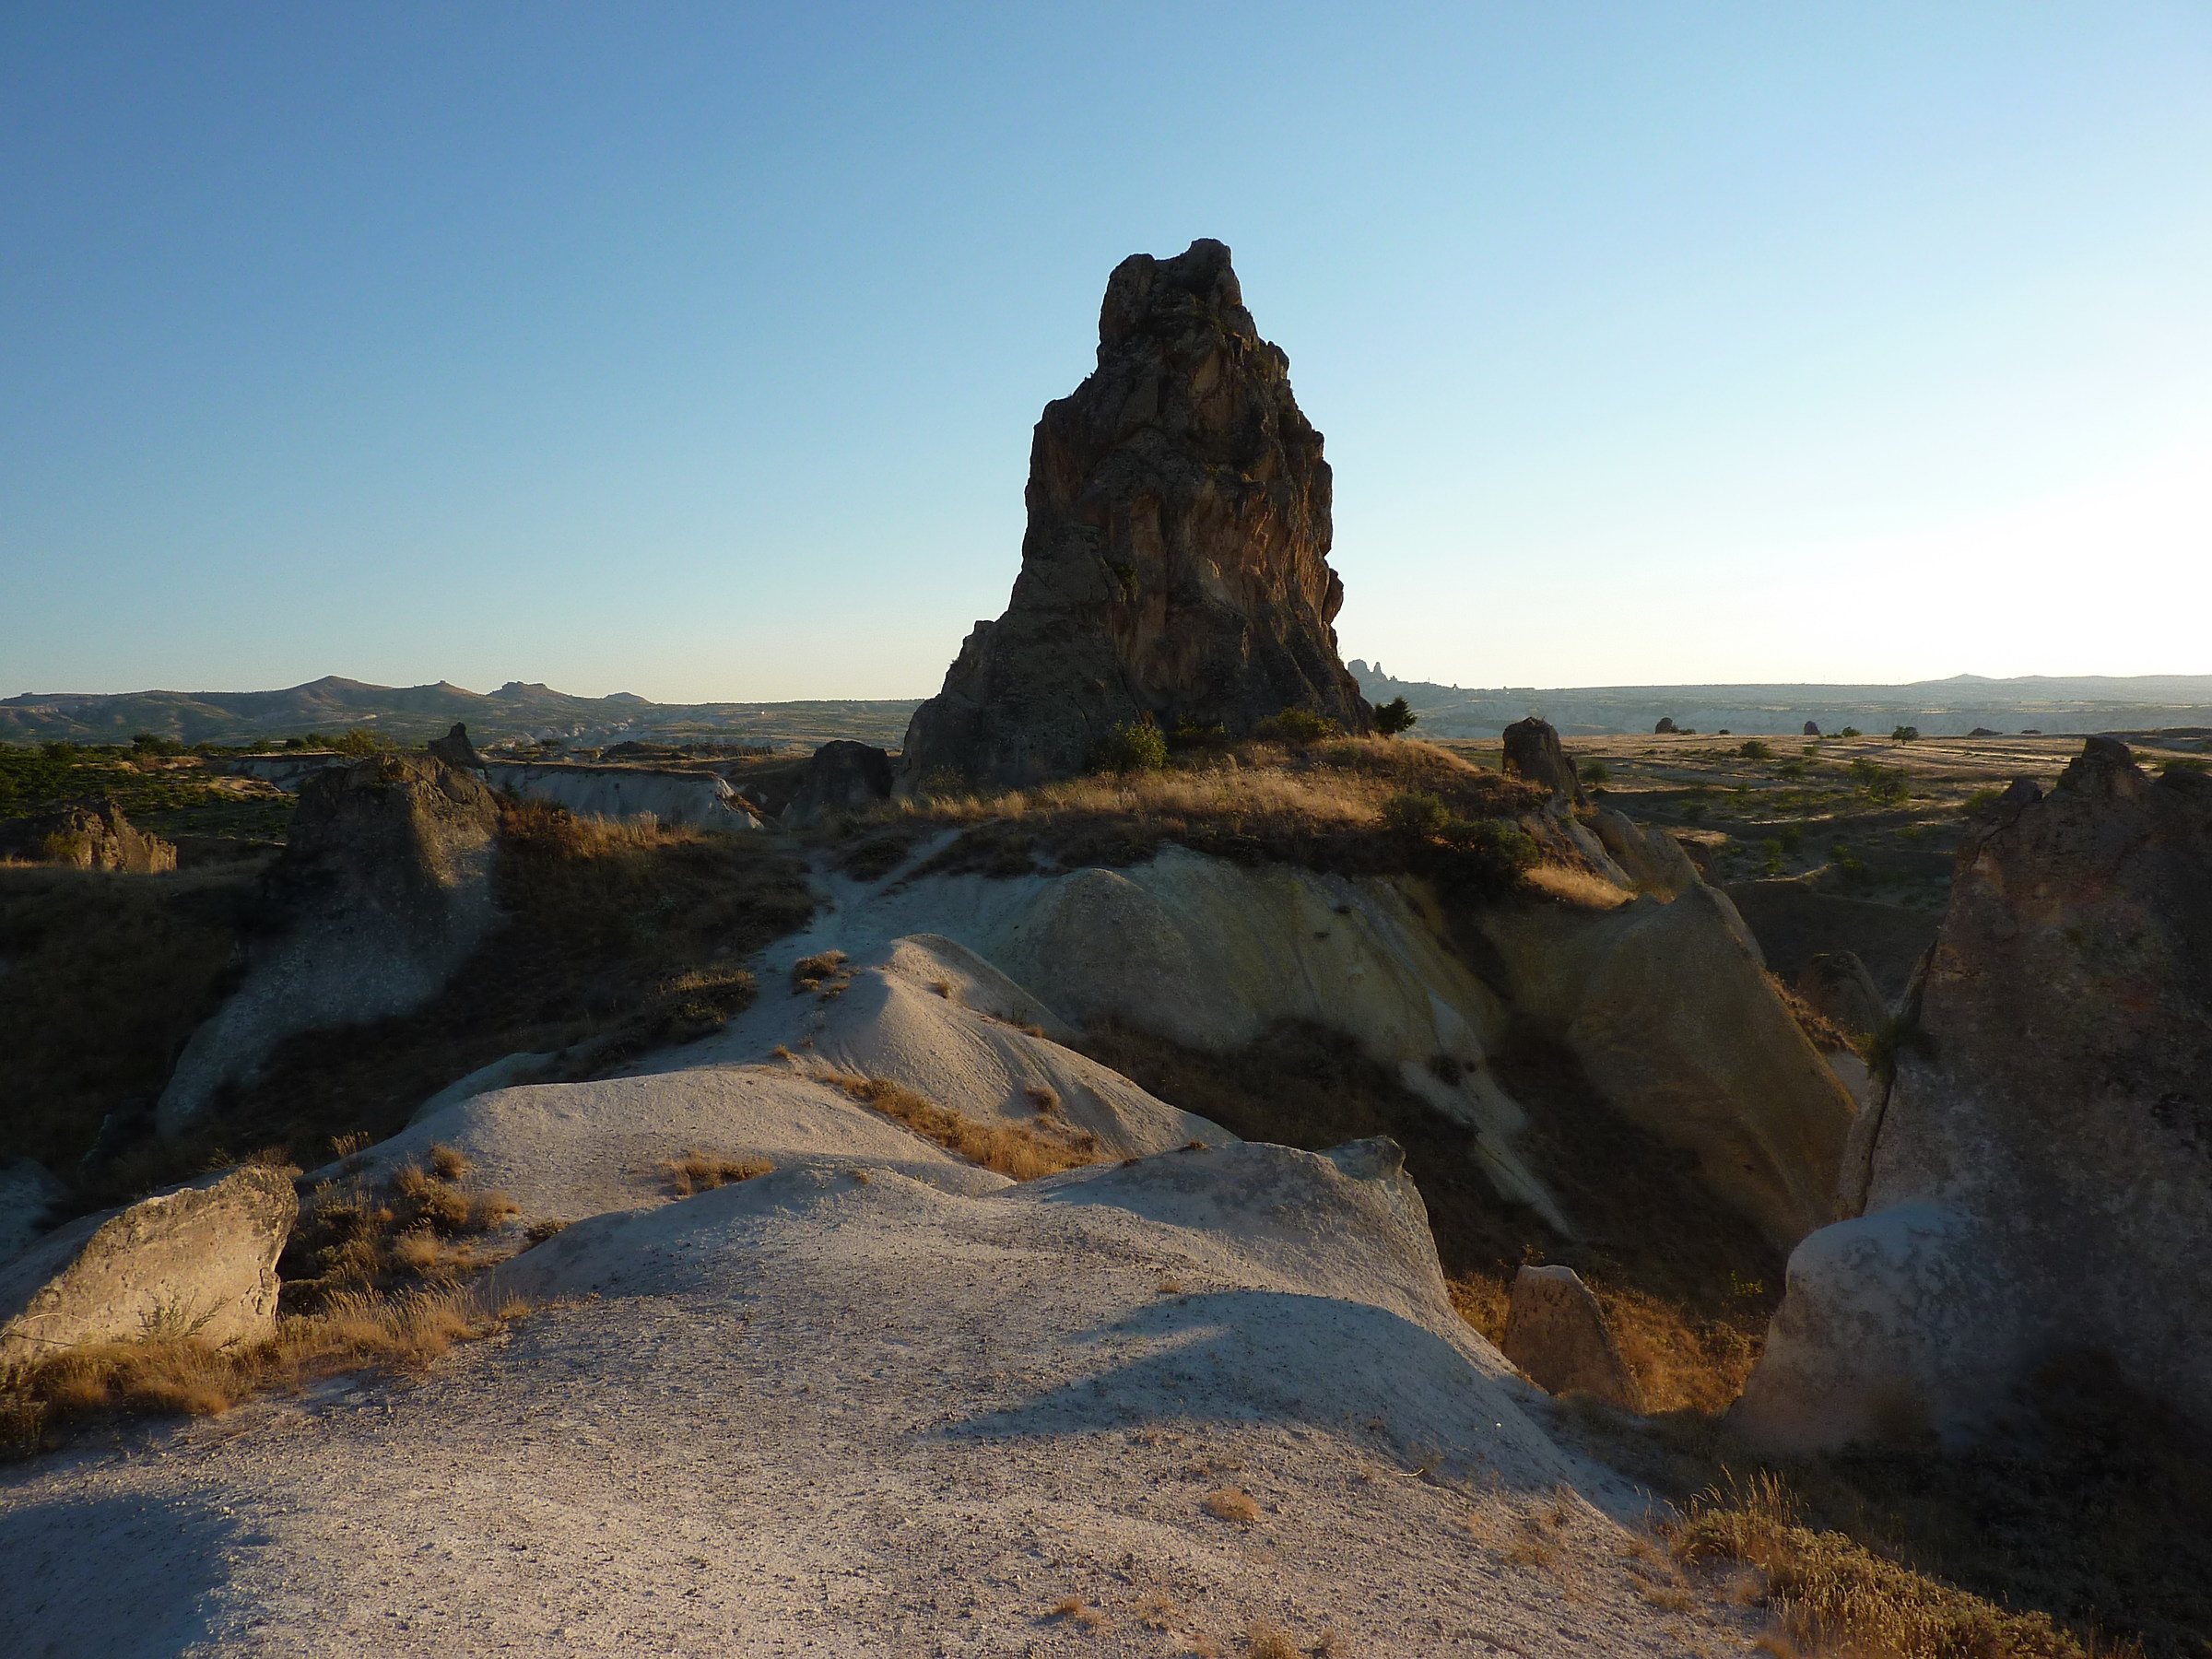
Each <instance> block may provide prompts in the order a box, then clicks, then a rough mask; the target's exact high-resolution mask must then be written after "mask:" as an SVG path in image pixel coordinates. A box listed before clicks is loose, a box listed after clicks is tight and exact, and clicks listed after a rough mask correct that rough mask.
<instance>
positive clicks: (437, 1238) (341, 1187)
mask: <svg viewBox="0 0 2212 1659" xmlns="http://www.w3.org/2000/svg"><path fill="white" fill-rule="evenodd" d="M441 1154H442V1156H441ZM467 1169H468V1159H466V1158H465V1157H464V1156H463V1155H462V1154H461V1153H459V1152H458V1151H456V1150H455V1149H454V1148H453V1147H443V1146H434V1147H431V1149H430V1168H429V1169H428V1170H426V1169H423V1168H422V1167H421V1166H420V1165H418V1164H403V1165H401V1166H400V1167H399V1168H398V1169H396V1170H394V1171H392V1173H391V1174H390V1176H389V1177H388V1178H387V1179H385V1180H384V1181H382V1182H376V1181H371V1180H364V1179H362V1178H361V1177H359V1176H358V1175H340V1176H339V1177H337V1178H336V1179H335V1180H330V1181H324V1182H318V1183H317V1185H316V1187H315V1190H314V1191H313V1192H312V1193H311V1194H309V1195H308V1199H307V1202H306V1203H305V1204H304V1205H303V1206H300V1221H299V1224H298V1225H297V1226H296V1227H295V1228H293V1230H292V1236H291V1239H290V1241H288V1243H287V1244H286V1246H285V1252H284V1260H283V1262H282V1264H281V1266H280V1270H281V1272H282V1274H283V1277H284V1300H285V1306H286V1307H287V1308H288V1309H291V1310H292V1311H294V1312H317V1311H320V1310H321V1309H323V1308H324V1307H325V1306H327V1305H332V1304H333V1303H334V1301H335V1299H337V1298H341V1297H356V1298H358V1297H359V1296H361V1295H364V1294H368V1293H371V1292H391V1291H399V1290H410V1289H417V1288H423V1287H426V1286H450V1285H451V1284H453V1282H454V1281H456V1280H458V1279H460V1278H461V1277H464V1276H465V1275H467V1274H469V1273H473V1272H475V1271H476V1270H477V1269H478V1268H480V1267H485V1266H488V1265H490V1262H491V1261H492V1260H493V1259H494V1258H493V1257H492V1256H490V1255H488V1254H486V1253H484V1252H483V1251H482V1250H480V1249H479V1248H478V1247H477V1243H476V1242H475V1241H477V1240H480V1239H482V1238H483V1237H484V1236H485V1235H486V1234H488V1233H493V1232H497V1231H499V1230H501V1229H502V1228H504V1227H505V1226H506V1224H507V1223H508V1222H509V1221H511V1220H512V1219H513V1218H514V1217H515V1216H516V1214H517V1213H518V1212H517V1210H516V1208H515V1204H514V1200H512V1198H510V1197H508V1196H507V1194H504V1193H501V1192H497V1191H479V1190H477V1189H474V1188H470V1187H465V1186H462V1185H460V1184H458V1182H459V1180H460V1176H461V1174H462V1173H464V1172H465V1171H466V1170H467ZM440 1171H453V1173H450V1174H446V1173H441V1172H440Z"/></svg>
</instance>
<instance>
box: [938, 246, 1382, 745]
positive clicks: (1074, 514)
mask: <svg viewBox="0 0 2212 1659" xmlns="http://www.w3.org/2000/svg"><path fill="white" fill-rule="evenodd" d="M1027 502H1028V510H1029V527H1028V530H1027V532H1026V533H1025V534H1024V535H1023V537H1022V547H1021V572H1020V574H1019V575H1018V577H1017V578H1016V580H1015V583H1014V592H1013V597H1012V599H1011V601H1010V602H1009V604H1008V606H1007V608H1006V614H1005V615H1004V616H1003V617H1001V618H999V619H998V620H997V621H995V622H978V623H977V624H976V626H975V631H974V632H973V633H971V634H970V635H969V637H968V640H967V641H966V643H964V644H963V645H962V646H961V648H960V653H959V657H958V659H957V660H956V661H955V662H954V663H953V665H952V666H951V668H950V669H949V670H948V671H947V674H946V677H945V686H944V689H943V690H942V691H941V692H939V693H938V695H937V696H935V697H934V698H932V699H930V700H929V701H927V702H925V703H924V704H923V705H922V706H921V708H920V709H918V710H916V711H915V712H914V716H913V721H912V724H911V725H910V726H909V727H908V730H907V735H906V744H905V752H904V759H903V760H902V763H901V770H902V773H903V779H904V782H905V783H906V784H907V785H908V786H910V787H911V786H912V785H915V784H918V783H920V782H923V781H924V780H926V779H928V778H930V777H931V776H933V775H942V774H946V773H951V774H955V775H958V776H959V777H961V778H964V779H967V780H970V781H973V782H995V783H1006V784H1026V783H1030V782H1036V781H1038V780H1040V779H1044V778H1049V777H1053V776H1059V775H1065V774H1069V773H1074V772H1077V771H1081V770H1082V769H1083V768H1084V767H1085V766H1086V765H1087V764H1088V763H1089V761H1090V759H1091V758H1092V757H1093V755H1094V753H1095V752H1096V750H1097V749H1098V747H1099V746H1100V743H1101V742H1102V741H1104V740H1105V739H1107V738H1108V737H1110V736H1111V735H1112V734H1113V733H1114V732H1115V731H1116V730H1117V729H1118V728H1120V727H1123V726H1124V725H1128V724H1133V723H1137V722H1140V721H1141V720H1142V719H1143V718H1144V717H1146V716H1147V715H1148V716H1150V717H1151V718H1152V720H1153V721H1154V722H1155V723H1156V724H1158V725H1159V727H1160V728H1161V729H1162V730H1163V731H1170V732H1171V731H1173V730H1174V729H1175V728H1176V727H1177V726H1178V725H1182V724H1185V723H1188V724H1192V725H1194V726H1198V727H1214V726H1218V727H1220V728H1222V729H1223V730H1224V731H1225V732H1227V733H1228V734H1229V735H1231V736H1241V735H1245V734H1246V733H1249V732H1250V731H1251V730H1252V729H1253V727H1254V726H1255V725H1257V724H1259V723H1260V722H1261V721H1263V720H1265V719H1267V718H1268V717H1270V716H1272V715H1275V714H1277V713H1280V712H1283V711H1285V710H1288V709H1297V710H1302V711H1305V712H1310V713H1312V714H1316V715H1320V716H1324V717H1325V718H1327V719H1331V720H1334V721H1335V722H1336V724H1338V725H1339V726H1341V727H1342V728H1343V729H1345V730H1346V731H1348V732H1354V733H1364V732H1366V731H1368V730H1369V729H1370V728H1371V713H1370V711H1369V709H1368V706H1367V703H1366V701H1365V700H1363V699H1362V698H1361V697H1360V695H1359V686H1358V684H1357V683H1356V682H1355V681H1354V680H1353V678H1352V677H1351V675H1350V673H1349V672H1348V671H1347V669H1346V668H1345V665H1344V663H1343V661H1342V659H1341V658H1340V657H1339V656H1338V655H1337V653H1336V633H1335V628H1334V627H1333V626H1332V625H1333V623H1334V622H1335V617H1336V613H1337V611H1338V609H1339V608H1340V607H1341V606H1342V605H1343V602H1344V586H1343V583H1342V582H1340V581H1339V580H1338V579H1337V577H1336V574H1335V571H1332V570H1331V569H1330V568H1329V563H1328V554H1329V544H1330V537H1331V527H1330V517H1329V512H1330V478H1329V466H1328V463H1327V462H1326V461H1324V459H1323V458H1322V439H1321V434H1320V433H1319V432H1317V431H1315V430H1314V429H1313V428H1312V426H1311V425H1310V424H1308V422H1307V420H1306V418H1305V416H1304V415H1303V414H1302V413H1300V410H1299V407H1298V402H1297V399H1296V398H1294V397H1293V396H1292V395H1291V391H1290V379H1289V359H1288V358H1287V357H1286V356H1284V354H1283V353H1282V352H1281V351H1280V350H1279V349H1278V348H1277V347H1274V346H1272V345H1270V344H1268V343H1267V342H1266V341H1265V340H1263V339H1262V338H1260V335H1259V332H1258V330H1257V328H1256V326H1255V325H1254V324H1253V319H1252V313H1251V312H1248V311H1246V310H1245V309H1244V302H1243V297H1242V292H1241V288H1239V286H1238V283H1237V277H1236V273H1235V271H1234V270H1233V269H1231V268H1230V252H1229V249H1228V248H1226V247H1224V246H1223V245H1222V244H1221V243H1219V242H1218V241H1204V240H1201V241H1195V242H1193V243H1192V244H1191V246H1190V247H1189V249H1188V250H1187V251H1185V252H1184V253H1181V254H1179V255H1177V256H1176V257H1174V258H1172V259H1155V258H1153V257H1151V256H1149V255H1147V254H1141V253H1140V254H1134V255H1132V256H1131V257H1130V258H1128V259H1125V260H1124V261H1123V262H1122V263H1121V265H1118V266H1116V267H1115V269H1114V272H1113V275H1112V277H1111V278H1110V279H1109V280H1108V282H1107V285H1106V300H1105V303H1104V305H1103V307H1102V308H1101V309H1100V318H1099V352H1098V367H1097V369H1096V370H1095V371H1093V372H1092V374H1091V375H1090V376H1089V378H1088V379H1087V380H1086V381H1084V382H1083V383H1082V384H1081V385H1080V386H1078V387H1077V389H1076V391H1075V392H1074V393H1073V394H1071V395H1069V396H1067V397H1065V398H1062V399H1060V400H1058V401H1057V402H1055V403H1053V404H1050V405H1048V406H1046V408H1045V411H1044V416H1043V418H1041V420H1039V422H1038V423H1037V429H1036V435H1035V439H1034V441H1033V443H1032V444H1031V447H1030V479H1029V488H1028V491H1027Z"/></svg>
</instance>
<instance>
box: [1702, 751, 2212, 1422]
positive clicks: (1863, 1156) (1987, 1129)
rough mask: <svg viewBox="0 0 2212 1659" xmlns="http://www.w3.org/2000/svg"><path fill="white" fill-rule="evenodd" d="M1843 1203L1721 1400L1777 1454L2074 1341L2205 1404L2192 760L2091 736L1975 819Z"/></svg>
mask: <svg viewBox="0 0 2212 1659" xmlns="http://www.w3.org/2000/svg"><path fill="white" fill-rule="evenodd" d="M1908 1013H1909V1015H1910V1017H1911V1018H1912V1022H1913V1029H1912V1033H1911V1035H1909V1036H1908V1037H1907V1038H1905V1039H1904V1040H1902V1041H1900V1043H1899V1046H1898V1052H1897V1056H1896V1061H1895V1076H1894V1077H1893V1079H1892V1080H1891V1082H1890V1084H1889V1087H1888V1090H1887V1093H1886V1097H1885V1099H1884V1100H1882V1101H1881V1103H1880V1104H1879V1106H1878V1107H1877V1111H1876V1112H1873V1113H1870V1114H1869V1119H1870V1123H1869V1125H1868V1129H1867V1132H1866V1133H1865V1134H1864V1135H1857V1136H1854V1137H1853V1139H1854V1148H1856V1156H1855V1157H1854V1159H1853V1160H1852V1162H1851V1163H1850V1165H1849V1166H1848V1167H1847V1168H1846V1170H1845V1171H1844V1180H1843V1183H1842V1198H1843V1203H1844V1206H1845V1209H1846V1213H1847V1214H1850V1213H1853V1212H1858V1214H1857V1215H1856V1217H1855V1218H1853V1219H1852V1220H1849V1221H1845V1222H1842V1223H1839V1224H1838V1225H1836V1226H1834V1227H1831V1228H1829V1229H1826V1230H1823V1231H1822V1232H1820V1233H1817V1234H1815V1235H1813V1237H1811V1238H1809V1239H1807V1240H1806V1241H1805V1242H1804V1243H1803V1244H1802V1245H1801V1246H1799V1248H1798V1250H1797V1252H1796V1253H1795V1254H1794V1256H1793V1257H1792V1259H1791V1263H1790V1269H1789V1277H1788V1281H1787V1289H1786V1295H1785V1300H1784V1301H1783V1306H1782V1308H1781V1310H1780V1312H1778V1313H1777V1315H1776V1317H1775V1321H1774V1324H1773V1329H1772V1331H1771V1334H1770V1336H1769V1340H1768V1346H1767V1349H1766V1354H1765V1357H1764V1358H1763V1359H1761V1361H1760V1363H1759V1367H1758V1369H1757V1371H1755V1372H1754V1373H1753V1375H1752V1378H1751V1381H1750V1384H1749V1386H1748V1387H1747V1390H1746V1392H1745V1394H1744V1398H1743V1400H1742V1401H1741V1402H1740V1404H1739V1406H1738V1407H1737V1415H1738V1418H1739V1419H1740V1421H1741V1423H1742V1425H1743V1426H1744V1428H1745V1429H1746V1430H1747V1432H1750V1433H1751V1434H1753V1435H1754V1436H1755V1437H1756V1438H1758V1439H1759V1440H1760V1441H1763V1442H1765V1443H1767V1444H1769V1445H1771V1446H1773V1447H1777V1448H1784V1449H1792V1450H1796V1449H1804V1448H1808V1447H1818V1446H1832V1445H1836V1444H1841V1443H1843V1442H1845V1441H1853V1440H1868V1439H1888V1438H1896V1437H1899V1436H1903V1435H1908V1434H1912V1433H1918V1432H1923V1431H1925V1430H1927V1429H1929V1428H1931V1427H1932V1428H1934V1429H1935V1430H1939V1431H1941V1432H1943V1433H1945V1434H1946V1435H1947V1436H1951V1437H1965V1436H1971V1434H1973V1433H1974V1432H1976V1431H1978V1430H1979V1429H1980V1428H1982V1427H1983V1426H1984V1425H1986V1424H1987V1423H1989V1422H1990V1421H1992V1420H1993V1419H1994V1418H1998V1417H2000V1416H2001V1415H2002V1414H2003V1413H2004V1411H2005V1409H2006V1406H2007V1404H2008V1402H2007V1394H2008V1393H2009V1391H2010V1390H2011V1389H2012V1387H2013V1386H2014V1385H2015V1384H2017V1383H2018V1382H2021V1381H2023V1380H2024V1379H2026V1378H2028V1377H2030V1376H2031V1375H2032V1374H2033V1373H2034V1372H2035V1371H2037V1370H2038V1369H2039V1368H2041V1366H2042V1365H2044V1364H2045V1363H2046V1362H2049V1361H2052V1360H2054V1359H2065V1358H2067V1357H2070V1356H2073V1355H2077V1354H2080V1353H2083V1352H2085V1351H2086V1352H2090V1353H2100V1354H2102V1355H2104V1356H2106V1357H2108V1358H2109V1359H2112V1361H2114V1362H2115V1363H2116V1364H2117V1365H2118V1367H2119V1369H2120V1371H2121V1372H2122V1374H2124V1376H2125V1377H2126V1378H2127V1379H2128V1380H2129V1382H2131V1383H2132V1384H2133V1385H2134V1386H2135V1387H2136V1388H2137V1389H2139V1390H2141V1391H2143V1392H2144V1393H2146V1394H2150V1395H2152V1396H2154V1397H2156V1398H2159V1399H2161V1400H2163V1401H2164V1402H2166V1403H2167V1404H2168V1405H2170V1406H2172V1407H2173V1408H2175V1409H2176V1410H2177V1411H2179V1412H2180V1413H2181V1414H2182V1415H2183V1416H2184V1417H2194V1418H2198V1419H2200V1420H2206V1421H2212V1293H2208V1291H2207V1281H2206V1276H2205V1272H2204V1252H2205V1241H2206V1239H2207V1238H2212V1091H2208V1090H2207V1087H2206V1078H2207V1077H2212V778H2206V777H2203V776H2199V775H2194V774H2190V773H2185V772H2170V773H2168V774H2166V776H2164V777H2163V778H2161V779H2159V781H2158V782H2152V781H2151V780H2150V779H2149V778H2148V777H2147V776H2146V775H2145V774H2144V772H2143V771H2141V769H2139V768H2138V767H2137V766H2136V765H2135V764H2134V761H2133V759H2132V757H2131V756H2130V754H2129V752H2128V750H2127V748H2126V747H2125V745H2124V744H2122V743H2119V742H2117V741H2115V740H2113V739H2111V738H2102V737H2092V738H2090V739H2089V740H2088V743H2087V745H2086V746H2085V747H2084V748H2083V751H2082V753H2081V755H2080V757H2079V758H2078V759H2076V760H2075V761H2074V762H2073V764H2072V765H2070V766H2069V767H2068V768H2067V769H2066V771H2065V775H2064V776H2063V777H2062V778H2061V779H2060V781H2059V784H2058V787H2057V788H2055V789H2053V791H2052V792H2051V793H2050V794H2047V795H2039V794H2037V792H2035V791H2034V790H2032V789H2027V790H2016V791H2011V792H2007V794H2006V798H2005V799H2004V800H2003V801H2001V802H1999V803H1998V805H1997V806H1996V807H1995V808H1994V810H1992V811H1991V812H1990V813H1988V814H1986V815H1983V817H1981V818H1978V819H1976V820H1974V821H1973V822H1972V823H1971V824H1970V826H1969V828H1968V830H1967V832H1966V835H1965V837H1964V839H1963V840H1962V841H1961V843H1960V846H1959V864H1958V869H1957V873H1956V875H1955V877H1954V878H1953V881H1952V886H1951V900H1950V905H1949V908H1948V910H1947V912H1946V913H1945V916H1944V919H1943V923H1942V925H1941V927H1940V929H1939V931H1938V933H1937V935H1936V939H1935V946H1934V947H1933V949H1932V950H1931V951H1930V952H1929V954H1928V958H1927V959H1926V961H1925V962H1924V964H1923V966H1922V969H1921V971H1920V973H1919V975H1918V977H1917V979H1916V981H1915V982H1914V985H1913V988H1912V993H1911V995H1910V999H1909V1002H1908Z"/></svg>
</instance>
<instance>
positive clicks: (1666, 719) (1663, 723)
mask: <svg viewBox="0 0 2212 1659" xmlns="http://www.w3.org/2000/svg"><path fill="white" fill-rule="evenodd" d="M1674 729H1675V717H1674V716H1673V715H1671V714H1662V715H1661V716H1660V717H1659V724H1657V725H1655V726H1653V728H1652V735H1653V736H1654V737H1657V736H1660V735H1663V734H1665V733H1667V732H1671V731H1673V730H1674Z"/></svg>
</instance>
